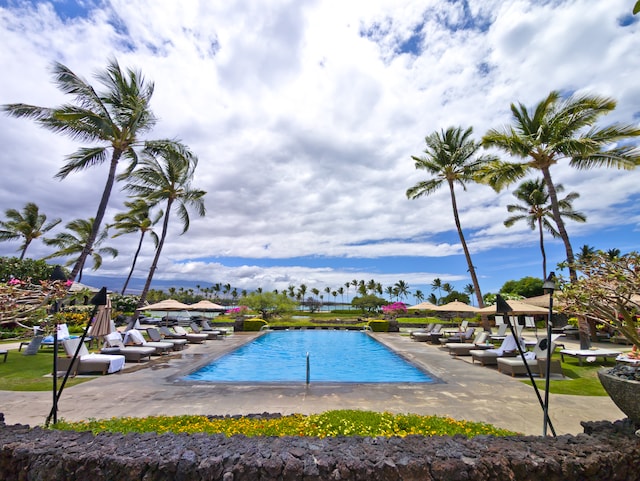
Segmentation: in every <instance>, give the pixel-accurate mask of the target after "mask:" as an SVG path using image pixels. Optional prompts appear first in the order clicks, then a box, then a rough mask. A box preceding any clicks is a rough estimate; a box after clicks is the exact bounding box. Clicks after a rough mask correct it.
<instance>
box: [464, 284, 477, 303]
mask: <svg viewBox="0 0 640 481" xmlns="http://www.w3.org/2000/svg"><path fill="white" fill-rule="evenodd" d="M464 293H465V294H467V295H468V296H469V298H470V299H471V301H472V303H471V305H473V295H474V294H475V291H474V290H473V284H467V285H466V286H464Z"/></svg>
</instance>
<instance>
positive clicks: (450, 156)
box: [407, 127, 495, 327]
mask: <svg viewBox="0 0 640 481" xmlns="http://www.w3.org/2000/svg"><path fill="white" fill-rule="evenodd" d="M472 132H473V129H472V128H471V127H469V128H468V129H466V130H464V131H463V130H462V128H461V127H449V128H448V129H447V130H446V131H441V132H434V133H432V134H430V135H428V136H427V137H426V138H425V142H426V144H427V147H426V149H425V151H424V153H425V154H426V155H425V156H424V157H416V156H412V159H413V160H414V161H415V167H416V169H420V170H426V171H427V172H428V173H429V174H431V176H432V178H430V179H428V180H423V181H420V182H418V183H417V184H416V185H414V186H413V187H411V188H409V189H408V190H407V197H408V198H409V199H417V198H420V197H422V196H425V195H431V194H432V193H434V192H435V191H436V190H438V189H439V188H440V187H442V185H444V184H446V185H447V186H448V187H449V193H450V195H451V207H452V209H453V218H454V221H455V224H456V229H457V230H458V236H459V237H460V244H461V245H462V250H463V251H464V256H465V258H466V260H467V266H468V268H469V274H470V275H471V281H472V282H473V288H474V289H475V291H476V297H477V299H478V306H479V307H484V304H483V302H482V293H481V290H480V284H479V283H478V276H477V275H476V269H475V267H474V265H473V262H472V261H471V254H470V253H469V248H468V247H467V242H466V241H465V238H464V233H463V232H462V226H461V225H460V217H459V215H458V204H457V201H456V195H455V190H454V186H455V184H459V185H461V186H462V188H463V189H465V190H466V184H467V182H473V181H475V179H476V177H477V176H478V175H479V173H480V172H481V170H482V168H483V167H484V166H485V165H486V164H487V163H488V162H490V161H494V160H495V158H494V157H490V156H487V155H476V154H477V152H478V150H479V149H480V144H478V143H476V142H475V141H474V140H473V139H472V138H471V134H472ZM487 327H488V325H487Z"/></svg>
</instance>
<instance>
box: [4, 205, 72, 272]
mask: <svg viewBox="0 0 640 481" xmlns="http://www.w3.org/2000/svg"><path fill="white" fill-rule="evenodd" d="M4 215H5V216H6V217H7V220H3V221H0V241H11V240H18V239H22V244H21V245H20V247H19V248H18V250H20V251H21V252H20V260H22V259H24V255H25V253H26V252H27V248H28V247H29V245H31V242H33V241H34V240H35V239H37V238H39V237H40V236H41V235H42V234H46V233H47V232H49V231H50V230H51V229H53V228H54V227H55V226H57V225H58V224H59V223H60V222H62V220H61V219H54V220H52V221H50V222H48V223H47V216H46V215H45V214H41V213H40V210H39V207H38V206H37V205H36V204H34V203H33V202H27V204H26V205H25V206H24V208H23V209H22V212H19V211H18V210H16V209H7V210H5V211H4Z"/></svg>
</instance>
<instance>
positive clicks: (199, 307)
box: [187, 299, 226, 311]
mask: <svg viewBox="0 0 640 481" xmlns="http://www.w3.org/2000/svg"><path fill="white" fill-rule="evenodd" d="M187 309H188V310H189V311H224V310H225V309H226V307H224V306H221V305H220V304H216V303H215V302H211V301H208V300H206V299H204V300H202V301H198V302H196V303H195V304H190V305H189V306H187Z"/></svg>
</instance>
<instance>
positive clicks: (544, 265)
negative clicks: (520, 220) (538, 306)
mask: <svg viewBox="0 0 640 481" xmlns="http://www.w3.org/2000/svg"><path fill="white" fill-rule="evenodd" d="M538 232H539V233H540V252H541V253H542V279H543V280H544V279H546V278H547V254H546V253H545V251H544V233H543V230H542V218H540V217H539V218H538Z"/></svg>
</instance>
